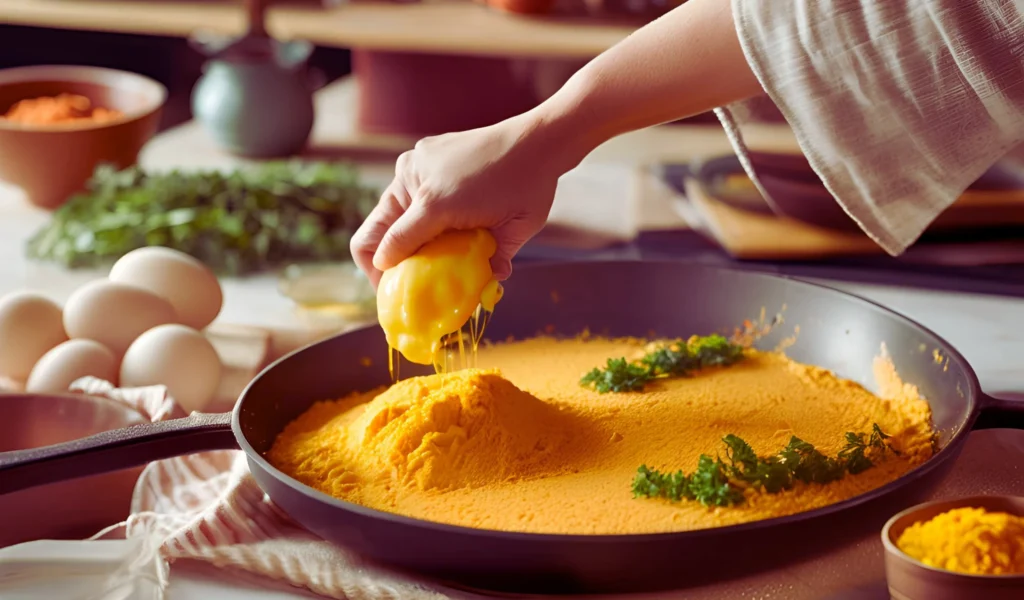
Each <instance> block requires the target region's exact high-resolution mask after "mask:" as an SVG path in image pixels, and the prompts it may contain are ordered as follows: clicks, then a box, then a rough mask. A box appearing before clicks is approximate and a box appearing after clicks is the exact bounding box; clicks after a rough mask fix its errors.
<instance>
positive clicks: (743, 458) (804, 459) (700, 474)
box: [633, 423, 899, 506]
mask: <svg viewBox="0 0 1024 600" xmlns="http://www.w3.org/2000/svg"><path fill="white" fill-rule="evenodd" d="M889 437H890V436H888V435H886V434H885V433H884V432H882V429H881V428H880V427H879V426H878V424H877V423H875V424H874V425H873V426H872V430H871V434H870V435H868V434H865V433H853V432H847V433H846V442H847V444H846V446H845V447H843V449H842V450H840V451H839V453H838V455H837V456H836V457H834V458H833V457H830V456H826V455H824V454H822V453H821V452H820V451H819V450H817V449H816V448H815V447H814V446H813V445H812V444H810V443H808V442H805V441H803V440H801V439H800V438H798V437H796V436H793V437H791V438H790V440H789V443H788V444H787V445H786V447H785V448H783V449H782V450H781V451H780V452H779V453H778V454H775V455H773V456H768V457H759V456H757V454H756V453H755V452H754V449H753V448H751V447H750V444H748V443H747V442H746V441H744V440H743V439H742V438H740V437H739V436H736V435H733V434H729V435H727V436H725V437H724V438H722V443H723V444H725V455H726V458H727V459H728V461H729V462H728V463H726V462H725V461H723V460H722V459H721V458H717V459H713V458H711V457H710V456H708V455H706V454H702V455H701V457H700V459H699V460H698V462H697V470H696V471H694V472H693V473H692V474H690V475H687V474H685V473H683V472H682V471H676V472H675V473H672V474H664V473H661V472H659V471H657V470H655V469H651V468H650V467H648V466H647V465H641V466H640V468H639V469H637V473H636V476H635V477H634V478H633V497H634V498H640V497H647V498H658V497H660V498H667V499H669V500H672V501H675V502H678V501H680V500H683V499H686V500H696V501H698V502H700V503H701V504H703V505H705V506H733V505H736V504H741V503H742V502H743V501H744V500H745V496H744V494H743V490H744V489H747V488H752V489H757V490H760V489H763V490H764V491H765V492H767V493H769V494H777V493H779V492H781V491H783V490H788V489H791V488H792V487H793V484H794V483H795V482H797V481H802V482H804V483H821V484H824V483H829V482H832V481H837V480H839V479H842V478H843V477H845V476H846V474H847V473H850V474H853V475H856V474H857V473H862V472H864V471H866V470H867V469H870V468H871V467H873V466H874V464H875V463H874V461H873V460H872V459H871V456H870V455H871V454H876V455H878V456H881V455H884V454H885V453H886V452H892V453H893V454H896V455H899V452H897V451H896V450H895V449H894V448H892V446H891V445H889V444H888V443H887V442H886V441H885V440H887V439H889Z"/></svg>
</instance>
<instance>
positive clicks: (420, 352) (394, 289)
mask: <svg viewBox="0 0 1024 600" xmlns="http://www.w3.org/2000/svg"><path fill="white" fill-rule="evenodd" d="M497 248H498V245H497V242H496V241H495V240H494V236H493V235H491V233H490V232H489V231H487V230H485V229H472V230H467V231H449V232H446V233H443V234H441V235H440V236H438V237H437V238H435V239H434V240H433V241H431V242H429V243H427V244H426V245H424V246H423V247H422V248H420V250H419V251H417V252H416V254H414V255H412V256H410V257H409V258H406V259H405V260H403V261H402V262H400V263H399V264H398V265H396V266H394V267H392V268H390V269H388V270H386V271H384V274H383V275H382V276H381V279H380V284H379V285H378V286H377V314H378V319H379V320H380V325H381V327H382V328H383V329H384V335H385V337H386V338H387V341H388V345H389V346H391V347H392V348H396V349H397V350H398V351H399V352H400V353H401V354H402V356H404V357H405V358H406V359H407V360H409V361H410V362H413V363H417V364H421V365H429V364H435V362H434V361H435V357H436V356H437V354H438V352H439V351H440V350H441V347H442V340H443V339H444V338H445V336H447V335H449V334H453V333H456V332H459V331H461V330H462V327H463V326H464V325H465V324H466V323H467V322H468V321H469V319H470V318H471V317H472V316H473V314H474V313H475V312H476V310H477V307H482V308H483V309H484V310H485V311H488V312H490V311H493V310H494V306H495V304H497V302H498V301H499V300H500V299H501V294H502V289H501V285H500V284H499V283H498V282H497V280H495V279H494V274H493V272H492V271H491V261H490V259H491V257H492V256H494V253H495V251H496V250H497Z"/></svg>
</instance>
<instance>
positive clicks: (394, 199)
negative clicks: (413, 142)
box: [349, 179, 408, 289]
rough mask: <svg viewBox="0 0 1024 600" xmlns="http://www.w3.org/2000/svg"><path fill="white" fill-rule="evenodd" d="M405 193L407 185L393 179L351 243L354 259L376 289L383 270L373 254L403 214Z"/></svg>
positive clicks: (350, 248)
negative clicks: (376, 265)
mask: <svg viewBox="0 0 1024 600" xmlns="http://www.w3.org/2000/svg"><path fill="white" fill-rule="evenodd" d="M404 195H405V187H404V186H403V185H401V184H400V183H399V182H398V180H397V179H396V180H395V181H392V182H391V185H389V186H388V188H387V189H386V190H385V191H384V193H383V194H382V195H381V198H380V201H379V202H378V203H377V206H375V207H374V208H373V210H372V211H370V214H369V215H367V217H366V220H365V221H363V224H362V225H360V226H359V229H358V230H356V233H355V235H353V236H352V241H351V242H350V243H349V250H350V251H351V253H352V260H353V261H355V263H356V266H358V267H359V269H360V270H362V271H363V273H366V276H367V277H368V278H369V280H370V283H372V284H373V287H374V289H376V288H377V283H378V282H379V281H380V276H381V270H380V269H378V268H376V267H374V266H373V255H374V254H375V253H376V252H377V247H378V246H380V243H381V240H383V239H384V236H385V234H386V233H387V231H388V229H389V228H390V227H391V225H392V224H393V223H394V222H395V221H396V220H398V218H399V217H400V216H401V215H402V212H403V211H404V209H403V208H402V206H403V203H402V201H401V198H402V197H404ZM405 205H408V203H405Z"/></svg>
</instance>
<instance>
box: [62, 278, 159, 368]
mask: <svg viewBox="0 0 1024 600" xmlns="http://www.w3.org/2000/svg"><path fill="white" fill-rule="evenodd" d="M177 322H178V316H177V313H175V312H174V307H172V306H171V304H170V302H168V301H167V300H164V299H163V298H161V297H159V296H157V295H156V294H154V293H153V292H150V291H147V290H144V289H142V288H139V287H135V286H133V285H128V284H126V283H117V282H114V281H107V280H105V279H101V280H97V281H91V282H89V283H87V284H85V285H83V286H82V287H80V288H78V289H77V290H75V292H74V293H73V294H71V297H70V298H68V301H67V303H66V304H65V305H64V330H65V331H67V332H68V337H70V338H72V339H88V340H95V341H97V342H99V343H101V344H103V345H104V346H106V347H107V348H110V350H111V351H113V352H114V354H115V355H116V356H122V355H123V354H124V353H125V351H126V350H128V346H130V345H131V343H132V342H134V341H135V338H137V337H139V336H140V335H141V334H142V332H144V331H147V330H149V329H152V328H154V327H156V326H157V325H164V324H167V323H177Z"/></svg>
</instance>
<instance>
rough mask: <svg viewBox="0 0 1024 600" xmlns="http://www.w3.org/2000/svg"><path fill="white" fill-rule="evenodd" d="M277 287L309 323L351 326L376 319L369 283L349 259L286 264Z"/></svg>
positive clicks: (374, 303)
mask: <svg viewBox="0 0 1024 600" xmlns="http://www.w3.org/2000/svg"><path fill="white" fill-rule="evenodd" d="M277 287H278V290H279V291H280V292H281V294H283V295H284V296H286V297H288V298H289V299H291V300H292V301H293V302H295V307H296V311H297V312H298V313H299V316H300V317H301V318H302V319H303V320H305V321H307V322H309V323H310V324H312V325H317V326H343V325H353V324H360V323H364V322H371V321H373V320H375V319H376V318H377V302H376V293H375V292H374V289H373V286H372V285H370V280H369V279H367V278H366V275H365V274H364V273H363V272H362V271H360V270H359V268H358V267H356V265H355V263H352V262H341V263H306V264H295V265H290V266H288V267H287V268H285V269H284V271H282V273H281V275H280V277H279V278H278V285H277Z"/></svg>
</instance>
